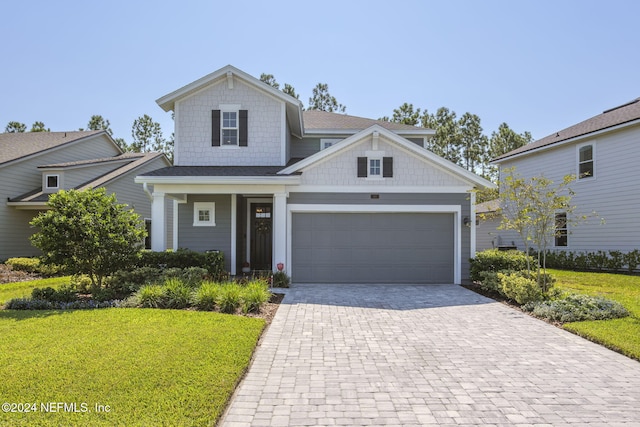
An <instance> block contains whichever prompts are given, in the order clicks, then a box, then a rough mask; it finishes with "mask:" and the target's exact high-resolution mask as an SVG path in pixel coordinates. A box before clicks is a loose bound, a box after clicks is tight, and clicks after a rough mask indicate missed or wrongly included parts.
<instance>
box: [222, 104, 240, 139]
mask: <svg viewBox="0 0 640 427" xmlns="http://www.w3.org/2000/svg"><path fill="white" fill-rule="evenodd" d="M221 130H222V145H226V146H229V145H238V112H237V111H223V112H222V128H221Z"/></svg>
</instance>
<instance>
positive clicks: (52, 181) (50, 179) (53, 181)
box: [47, 175, 58, 188]
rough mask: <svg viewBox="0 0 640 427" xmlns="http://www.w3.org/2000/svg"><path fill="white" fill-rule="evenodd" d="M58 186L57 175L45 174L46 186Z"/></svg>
mask: <svg viewBox="0 0 640 427" xmlns="http://www.w3.org/2000/svg"><path fill="white" fill-rule="evenodd" d="M57 186H58V177H57V176H55V175H49V176H47V187H49V188H56V187H57Z"/></svg>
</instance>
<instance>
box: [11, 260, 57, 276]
mask: <svg viewBox="0 0 640 427" xmlns="http://www.w3.org/2000/svg"><path fill="white" fill-rule="evenodd" d="M5 264H7V265H10V266H11V268H13V269H14V270H17V271H26V272H27V273H37V274H40V275H41V276H47V277H48V276H57V275H59V274H61V273H62V272H63V268H62V267H61V266H59V265H49V264H44V263H42V262H41V261H40V258H9V259H8V260H7V261H5Z"/></svg>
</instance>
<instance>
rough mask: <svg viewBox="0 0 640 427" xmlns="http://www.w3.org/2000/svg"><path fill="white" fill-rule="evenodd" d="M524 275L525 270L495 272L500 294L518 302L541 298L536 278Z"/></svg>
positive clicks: (524, 302) (522, 302)
mask: <svg viewBox="0 0 640 427" xmlns="http://www.w3.org/2000/svg"><path fill="white" fill-rule="evenodd" d="M526 275H527V274H526V272H525V273H524V274H522V273H520V272H513V273H508V274H504V273H497V276H498V279H499V280H500V285H501V287H502V294H503V295H504V296H505V297H507V298H509V299H511V300H513V301H515V302H517V303H518V304H526V303H529V302H533V301H540V300H542V299H543V293H542V289H541V288H540V286H539V285H538V283H537V282H536V280H534V279H531V278H530V277H525V276H526Z"/></svg>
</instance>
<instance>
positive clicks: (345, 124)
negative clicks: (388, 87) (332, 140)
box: [302, 110, 435, 135]
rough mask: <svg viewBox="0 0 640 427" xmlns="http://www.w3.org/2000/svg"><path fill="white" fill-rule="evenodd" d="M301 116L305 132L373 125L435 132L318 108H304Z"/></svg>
mask: <svg viewBox="0 0 640 427" xmlns="http://www.w3.org/2000/svg"><path fill="white" fill-rule="evenodd" d="M302 116H303V118H304V131H305V133H306V134H311V133H323V132H325V131H335V132H340V131H344V133H355V132H359V131H361V130H362V129H366V128H368V127H369V126H373V125H378V126H381V127H383V128H385V129H387V130H390V131H394V132H398V133H403V134H415V135H420V134H424V135H433V134H434V133H435V131H433V130H431V129H427V128H421V127H417V126H411V125H405V124H402V123H393V122H386V121H384V120H374V119H367V118H364V117H357V116H349V115H347V114H338V113H329V112H326V111H320V110H306V111H304V112H303V113H302ZM335 132H334V133H335Z"/></svg>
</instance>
